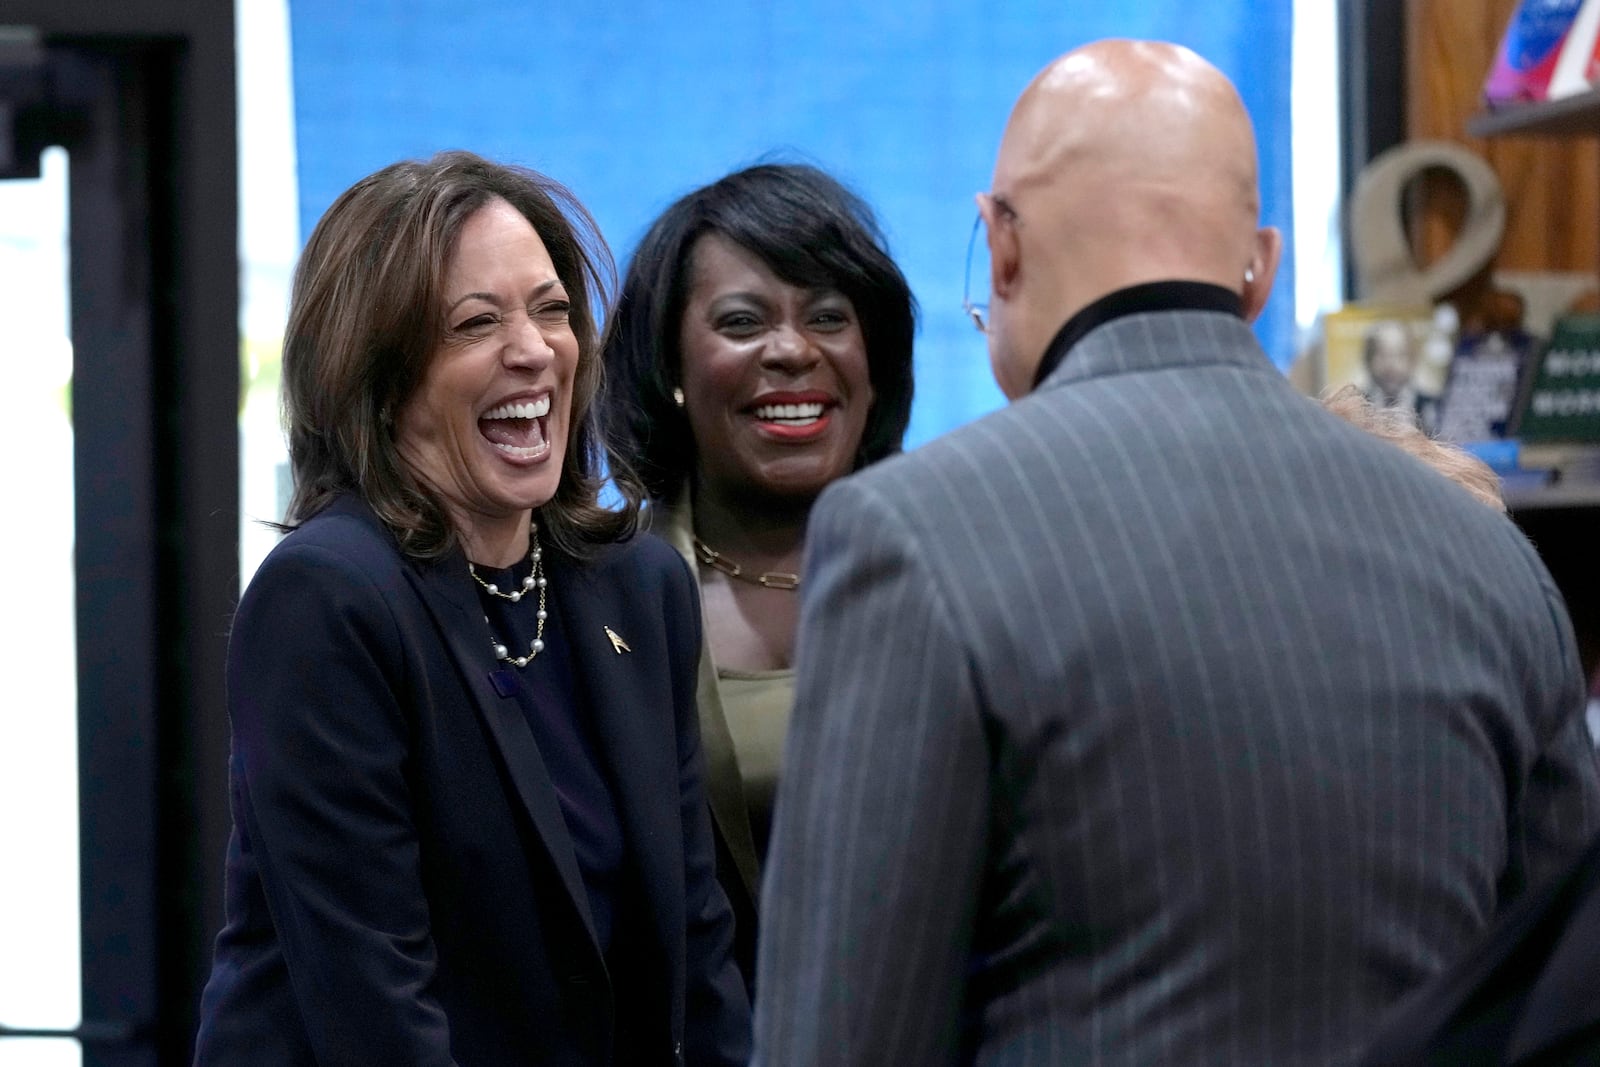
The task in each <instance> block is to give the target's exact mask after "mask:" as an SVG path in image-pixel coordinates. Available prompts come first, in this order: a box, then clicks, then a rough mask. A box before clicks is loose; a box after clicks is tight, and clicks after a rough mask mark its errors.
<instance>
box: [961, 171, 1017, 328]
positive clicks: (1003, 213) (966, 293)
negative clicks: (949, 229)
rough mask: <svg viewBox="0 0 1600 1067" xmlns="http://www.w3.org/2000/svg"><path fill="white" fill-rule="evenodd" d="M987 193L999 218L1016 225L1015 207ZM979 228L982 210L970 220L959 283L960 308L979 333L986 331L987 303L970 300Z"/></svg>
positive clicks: (981, 221) (981, 224) (986, 272)
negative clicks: (963, 269)
mask: <svg viewBox="0 0 1600 1067" xmlns="http://www.w3.org/2000/svg"><path fill="white" fill-rule="evenodd" d="M987 195H988V197H989V199H990V201H992V202H993V204H994V206H995V207H996V208H998V209H999V210H998V212H997V214H998V215H999V216H1000V217H1001V218H1004V219H1006V220H1007V221H1009V222H1010V223H1011V224H1012V225H1013V226H1015V225H1018V223H1019V222H1020V220H1019V219H1018V218H1017V210H1016V208H1014V207H1012V206H1011V205H1010V204H1008V203H1007V202H1006V201H1005V200H1004V199H1002V198H1001V197H999V196H996V195H994V194H993V193H990V194H987ZM981 229H983V212H981V211H980V212H978V217H977V218H975V219H973V220H972V236H970V237H968V238H967V268H966V279H965V280H964V281H963V282H962V284H961V310H962V311H964V312H965V313H966V315H967V317H968V318H969V319H971V320H972V325H974V326H976V327H977V328H978V332H979V333H988V332H989V322H988V319H989V304H988V302H987V301H985V302H983V303H981V304H980V303H974V302H973V300H972V256H973V253H974V252H975V251H976V250H977V247H978V231H979V230H981ZM982 273H983V274H984V276H985V277H987V276H988V274H989V272H988V270H987V269H985V270H984V271H983V272H982Z"/></svg>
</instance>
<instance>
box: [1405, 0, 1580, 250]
mask: <svg viewBox="0 0 1600 1067" xmlns="http://www.w3.org/2000/svg"><path fill="white" fill-rule="evenodd" d="M1515 7H1516V0H1407V10H1406V53H1407V60H1406V86H1407V89H1406V109H1407V113H1406V127H1407V133H1408V135H1409V136H1410V137H1411V138H1413V139H1420V138H1436V139H1442V140H1449V141H1456V142H1459V143H1461V144H1465V145H1467V146H1468V147H1470V148H1471V149H1472V150H1473V151H1475V152H1477V153H1478V154H1479V155H1481V156H1483V157H1484V158H1485V159H1486V160H1488V161H1489V164H1490V165H1491V166H1492V167H1493V168H1494V170H1495V173H1496V174H1497V175H1498V176H1499V178H1500V182H1501V185H1502V186H1503V188H1504V190H1505V194H1506V234H1505V238H1504V240H1503V242H1502V244H1501V251H1500V256H1499V260H1498V262H1497V264H1496V266H1498V267H1499V268H1500V269H1502V270H1579V271H1595V270H1600V144H1597V142H1596V140H1595V139H1594V138H1592V137H1583V138H1577V139H1558V138H1549V137H1544V138H1536V137H1498V138H1492V139H1489V140H1483V139H1478V138H1471V137H1468V136H1467V135H1466V129H1465V128H1466V120H1467V118H1468V117H1469V116H1471V115H1473V114H1474V113H1476V112H1478V111H1479V110H1481V104H1480V94H1481V92H1482V88H1483V80H1484V77H1485V76H1486V75H1487V74H1488V71H1489V66H1490V64H1491V63H1492V62H1493V60H1494V54H1495V49H1496V48H1497V47H1498V46H1499V44H1500V38H1501V36H1502V35H1503V34H1504V32H1505V26H1506V22H1507V21H1508V20H1509V19H1510V17H1511V13H1512V11H1513V9H1514V8H1515ZM1419 185H1420V186H1421V188H1420V189H1419V190H1418V191H1417V195H1416V196H1415V197H1414V198H1413V201H1412V210H1413V218H1412V221H1413V233H1414V236H1415V238H1416V242H1417V247H1418V248H1419V249H1421V251H1422V253H1423V256H1424V257H1425V258H1426V259H1428V260H1431V259H1432V258H1434V257H1436V256H1438V255H1439V254H1440V252H1442V250H1443V249H1444V248H1446V247H1448V245H1449V242H1450V239H1451V236H1452V235H1453V233H1454V227H1455V224H1456V220H1458V219H1459V218H1460V215H1461V207H1462V205H1461V196H1460V194H1459V190H1457V189H1455V188H1452V187H1451V184H1450V183H1448V182H1442V181H1438V180H1432V179H1430V180H1425V181H1423V182H1421V183H1419Z"/></svg>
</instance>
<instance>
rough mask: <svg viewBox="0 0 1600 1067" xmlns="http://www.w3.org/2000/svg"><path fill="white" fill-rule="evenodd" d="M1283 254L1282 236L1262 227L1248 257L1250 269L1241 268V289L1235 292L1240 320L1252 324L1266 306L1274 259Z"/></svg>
mask: <svg viewBox="0 0 1600 1067" xmlns="http://www.w3.org/2000/svg"><path fill="white" fill-rule="evenodd" d="M1282 255H1283V234H1281V233H1279V232H1278V228H1277V227H1276V226H1263V227H1261V228H1260V229H1259V230H1257V231H1256V239H1255V250H1254V251H1253V252H1252V253H1251V256H1250V266H1248V267H1246V268H1245V273H1244V288H1243V290H1241V291H1240V293H1239V299H1240V303H1241V305H1242V308H1241V310H1242V311H1243V313H1244V321H1246V322H1255V321H1256V319H1257V318H1258V317H1259V316H1260V314H1261V309H1262V308H1264V307H1266V306H1267V297H1269V296H1271V295H1272V279H1273V278H1275V277H1276V276H1277V274H1278V260H1279V258H1280V257H1281V256H1282Z"/></svg>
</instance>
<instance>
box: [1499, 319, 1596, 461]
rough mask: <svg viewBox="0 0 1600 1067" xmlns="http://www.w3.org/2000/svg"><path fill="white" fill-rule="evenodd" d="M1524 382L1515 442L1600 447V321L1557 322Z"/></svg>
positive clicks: (1569, 320)
mask: <svg viewBox="0 0 1600 1067" xmlns="http://www.w3.org/2000/svg"><path fill="white" fill-rule="evenodd" d="M1527 380H1528V385H1527V389H1526V396H1525V397H1524V398H1523V401H1522V404H1521V405H1520V407H1521V418H1520V420H1519V421H1518V422H1517V425H1516V435H1517V437H1518V438H1519V439H1521V440H1523V441H1600V315H1566V316H1563V317H1562V318H1560V319H1557V320H1556V325H1555V329H1554V330H1553V331H1552V333H1551V337H1550V345H1549V347H1548V348H1546V349H1545V353H1544V355H1543V357H1541V358H1540V359H1538V360H1537V361H1536V362H1535V363H1534V364H1533V366H1532V367H1530V369H1529V373H1528V376H1527Z"/></svg>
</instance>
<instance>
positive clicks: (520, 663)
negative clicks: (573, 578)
mask: <svg viewBox="0 0 1600 1067" xmlns="http://www.w3.org/2000/svg"><path fill="white" fill-rule="evenodd" d="M528 540H529V541H531V542H532V543H533V547H532V548H531V549H530V550H529V551H528V558H529V559H530V560H532V561H533V570H532V571H531V572H530V573H529V574H528V576H527V577H526V578H524V579H522V588H521V589H513V590H512V591H511V592H509V593H502V592H501V591H500V587H499V586H497V585H495V584H494V583H493V582H486V581H484V580H483V579H482V578H479V577H478V571H477V568H476V567H474V566H473V565H472V561H471V560H470V559H469V560H467V573H468V574H470V575H472V580H473V581H475V582H477V583H478V584H479V585H481V586H482V587H483V591H484V592H486V593H488V594H489V595H490V596H497V597H499V598H501V599H502V600H509V601H511V602H512V603H516V602H517V601H519V600H521V599H522V597H523V594H524V593H530V592H532V591H533V590H535V589H537V590H538V591H539V611H538V614H536V615H535V616H534V618H535V619H537V620H538V629H536V630H535V631H534V634H533V640H532V641H530V642H528V654H527V655H526V656H513V655H512V654H511V652H510V650H509V649H507V648H506V646H505V645H503V644H501V643H500V639H499V638H497V637H495V635H494V624H493V623H491V622H490V621H489V616H487V615H485V616H484V617H483V622H484V625H485V626H488V627H489V644H490V646H491V647H492V648H493V649H494V658H495V659H497V660H499V661H500V662H501V663H509V664H511V665H512V666H513V667H516V668H517V669H519V670H520V669H521V668H523V667H526V666H527V665H528V664H529V663H531V662H533V658H534V657H535V656H537V655H538V654H539V653H541V652H543V651H544V621H545V619H547V618H549V615H548V614H546V612H545V610H544V598H545V585H546V582H545V577H544V563H543V557H544V553H543V552H542V551H540V549H539V524H538V523H536V522H535V523H530V524H529V532H528Z"/></svg>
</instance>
